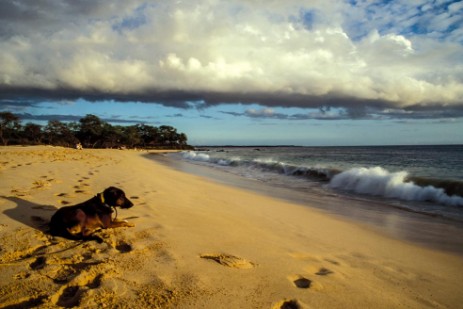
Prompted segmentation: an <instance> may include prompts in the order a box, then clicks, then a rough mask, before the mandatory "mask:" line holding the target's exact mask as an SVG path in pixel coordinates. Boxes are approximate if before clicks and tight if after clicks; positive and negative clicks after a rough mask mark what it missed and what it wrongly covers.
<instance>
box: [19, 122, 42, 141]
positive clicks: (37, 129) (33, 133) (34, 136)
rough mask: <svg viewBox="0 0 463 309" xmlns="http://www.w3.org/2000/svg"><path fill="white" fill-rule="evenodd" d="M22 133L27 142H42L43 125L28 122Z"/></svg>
mask: <svg viewBox="0 0 463 309" xmlns="http://www.w3.org/2000/svg"><path fill="white" fill-rule="evenodd" d="M21 135H22V137H23V139H24V141H25V143H33V144H36V145H37V144H40V143H42V139H43V132H42V126H41V125H38V124H35V123H26V125H25V126H24V128H23V130H22V134H21Z"/></svg>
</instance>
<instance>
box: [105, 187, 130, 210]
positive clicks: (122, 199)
mask: <svg viewBox="0 0 463 309" xmlns="http://www.w3.org/2000/svg"><path fill="white" fill-rule="evenodd" d="M103 197H104V201H105V203H106V204H108V205H109V206H119V207H120V208H130V207H132V206H133V203H132V202H131V201H130V200H129V199H128V198H127V197H126V196H125V193H124V191H122V190H121V189H119V188H116V187H109V188H107V189H106V190H104V191H103Z"/></svg>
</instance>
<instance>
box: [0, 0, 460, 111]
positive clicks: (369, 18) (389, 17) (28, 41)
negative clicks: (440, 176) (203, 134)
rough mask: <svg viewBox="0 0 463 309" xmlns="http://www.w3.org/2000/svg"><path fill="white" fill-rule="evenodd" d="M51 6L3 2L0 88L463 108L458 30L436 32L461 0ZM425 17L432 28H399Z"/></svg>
mask: <svg viewBox="0 0 463 309" xmlns="http://www.w3.org/2000/svg"><path fill="white" fill-rule="evenodd" d="M52 3H54V2H52V1H46V0H43V1H37V2H29V1H4V2H3V3H2V4H1V5H0V10H1V8H2V7H3V9H4V11H5V12H6V13H4V14H5V16H6V15H7V13H8V14H9V15H8V16H10V17H9V18H5V19H4V20H3V21H2V22H0V26H1V27H0V28H2V29H4V30H2V31H0V35H1V41H0V49H1V50H2V53H1V54H0V87H1V88H3V89H9V88H12V87H23V88H31V89H47V90H49V91H52V90H56V91H60V90H61V89H66V90H69V89H70V90H73V91H76V92H78V93H79V92H81V96H83V97H85V94H86V93H87V92H89V91H92V92H98V93H103V94H105V95H107V96H108V97H109V98H110V97H112V96H114V97H117V96H118V95H121V94H122V95H134V96H136V97H140V96H143V95H144V94H145V93H152V92H167V93H168V92H169V91H185V92H194V93H198V96H201V93H224V94H233V93H237V94H240V95H241V96H245V95H246V94H251V93H252V94H255V93H266V94H270V95H271V94H272V93H277V94H278V95H279V96H278V100H279V102H275V103H274V104H275V105H282V106H285V105H288V106H289V105H291V104H293V103H291V102H289V101H288V102H285V95H288V96H291V95H297V96H301V100H300V102H298V105H299V106H301V105H304V104H305V105H307V106H312V107H313V106H317V104H319V103H317V102H315V101H313V100H310V98H313V97H317V96H325V97H333V98H343V97H347V98H354V99H357V101H356V102H358V100H373V101H375V100H377V101H381V102H388V103H387V104H389V105H391V106H395V107H407V106H412V105H436V104H442V105H443V106H456V105H461V104H463V62H462V60H461V59H463V48H462V45H461V44H462V38H461V34H462V32H461V31H462V30H461V29H458V28H456V29H453V30H452V31H450V30H449V31H448V33H447V36H446V37H443V34H442V33H443V32H445V31H446V29H449V27H453V26H452V25H455V24H457V23H458V22H459V20H460V24H461V17H459V16H460V15H458V14H459V13H460V12H462V10H463V7H462V5H461V3H462V2H458V3H454V4H452V5H450V6H447V8H446V9H440V10H439V14H438V15H435V16H434V15H433V14H434V13H435V11H436V8H433V7H430V6H429V5H428V4H429V3H427V1H415V2H414V4H412V2H409V1H394V2H393V3H391V4H389V5H376V6H373V5H371V4H369V2H364V1H359V2H358V3H357V5H355V6H353V5H349V4H347V3H346V2H344V1H334V0H333V1H330V5H326V2H325V1H312V2H310V4H306V3H303V2H300V1H276V0H275V1H244V0H243V1H238V0H235V1H219V0H210V1H188V2H187V1H184V2H176V3H175V2H172V1H159V2H154V4H153V3H152V2H146V3H145V2H144V1H141V0H139V1H136V0H132V1H119V2H113V4H112V5H108V6H106V5H105V6H102V5H101V4H98V3H99V2H85V4H82V3H80V2H73V1H63V2H62V3H61V5H52ZM34 9H35V10H37V12H36V11H34ZM372 12H373V13H372ZM28 15H30V16H29V18H27V16H28ZM11 16H14V17H13V18H12V17H11ZM2 17H3V16H2ZM459 18H460V19H459ZM359 21H361V22H359ZM423 24H426V29H427V30H426V31H428V32H429V33H430V34H429V35H424V34H423V33H421V32H420V33H417V34H416V35H415V34H413V33H411V32H408V33H402V32H400V29H401V27H403V29H411V28H410V27H412V26H413V25H414V26H415V27H422V26H423ZM386 25H390V26H388V27H389V28H386ZM360 26H361V27H362V29H360ZM430 30H433V31H430ZM436 33H440V34H439V36H438V37H436ZM452 40H453V41H452ZM304 97H306V99H305V101H304ZM256 100H258V98H256ZM257 103H259V102H257ZM339 104H340V103H339ZM345 104H348V103H345ZM385 104H386V103H385Z"/></svg>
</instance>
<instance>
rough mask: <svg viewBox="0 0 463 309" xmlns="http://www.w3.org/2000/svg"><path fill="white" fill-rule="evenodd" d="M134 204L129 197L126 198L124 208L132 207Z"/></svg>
mask: <svg viewBox="0 0 463 309" xmlns="http://www.w3.org/2000/svg"><path fill="white" fill-rule="evenodd" d="M132 206H133V203H132V202H131V201H129V200H128V199H126V200H125V203H124V208H130V207H132Z"/></svg>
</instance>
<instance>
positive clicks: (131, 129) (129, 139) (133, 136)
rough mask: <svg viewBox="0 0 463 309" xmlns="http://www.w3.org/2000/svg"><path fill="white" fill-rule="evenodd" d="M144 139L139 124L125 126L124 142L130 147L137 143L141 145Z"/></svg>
mask: <svg viewBox="0 0 463 309" xmlns="http://www.w3.org/2000/svg"><path fill="white" fill-rule="evenodd" d="M141 141H142V139H141V137H140V135H139V132H138V129H137V126H128V127H124V137H123V140H122V142H123V144H125V146H128V147H130V148H133V147H134V146H135V145H139V144H140V143H141Z"/></svg>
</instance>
